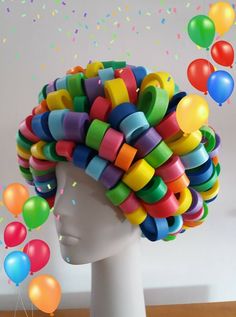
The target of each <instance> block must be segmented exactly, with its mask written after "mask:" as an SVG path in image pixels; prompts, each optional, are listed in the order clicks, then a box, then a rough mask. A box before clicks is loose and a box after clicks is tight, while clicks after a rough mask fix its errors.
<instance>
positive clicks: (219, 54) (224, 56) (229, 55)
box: [211, 41, 234, 68]
mask: <svg viewBox="0 0 236 317" xmlns="http://www.w3.org/2000/svg"><path fill="white" fill-rule="evenodd" d="M211 56H212V58H213V59H214V61H215V62H216V63H218V64H220V65H222V66H229V67H231V68H232V65H233V63H234V49H233V46H232V45H231V44H230V43H229V42H226V41H218V42H216V43H215V44H214V45H213V46H212V48H211Z"/></svg>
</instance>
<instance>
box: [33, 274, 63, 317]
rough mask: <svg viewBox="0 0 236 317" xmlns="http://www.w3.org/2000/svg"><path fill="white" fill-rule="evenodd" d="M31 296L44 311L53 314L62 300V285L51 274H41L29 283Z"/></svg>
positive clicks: (34, 302) (35, 303)
mask: <svg viewBox="0 0 236 317" xmlns="http://www.w3.org/2000/svg"><path fill="white" fill-rule="evenodd" d="M28 293H29V298H30V300H31V302H32V303H33V304H34V305H35V306H36V307H37V308H38V309H39V310H41V311H42V312H44V313H48V314H50V316H53V313H54V311H55V310H56V309H57V307H58V305H59V303H60V301H61V286H60V284H59V282H58V281H57V280H56V279H55V278H54V277H53V276H51V275H40V276H37V277H35V278H34V279H32V281H31V282H30V284H29V290H28Z"/></svg>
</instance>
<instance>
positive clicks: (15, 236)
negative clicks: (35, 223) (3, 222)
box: [4, 221, 27, 248]
mask: <svg viewBox="0 0 236 317" xmlns="http://www.w3.org/2000/svg"><path fill="white" fill-rule="evenodd" d="M26 235H27V230H26V227H25V226H24V225H23V224H22V223H20V222H18V221H13V222H11V223H9V224H8V225H7V226H6V228H5V230H4V242H5V244H6V248H8V247H15V246H17V245H19V244H21V243H22V242H23V241H24V240H25V238H26Z"/></svg>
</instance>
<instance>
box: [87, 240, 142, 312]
mask: <svg viewBox="0 0 236 317" xmlns="http://www.w3.org/2000/svg"><path fill="white" fill-rule="evenodd" d="M139 244H140V240H139V239H138V240H137V241H135V242H133V243H132V244H131V245H129V246H127V247H126V248H124V249H122V250H121V251H120V252H119V253H117V254H115V255H114V256H111V257H109V258H106V259H104V260H101V261H98V262H94V263H92V297H91V317H145V316H146V312H145V303H144V295H143V286H142V279H141V269H140V262H141V261H140V248H139Z"/></svg>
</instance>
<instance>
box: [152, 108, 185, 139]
mask: <svg viewBox="0 0 236 317" xmlns="http://www.w3.org/2000/svg"><path fill="white" fill-rule="evenodd" d="M155 129H156V131H157V132H158V133H159V134H160V135H161V136H162V137H163V139H164V140H165V139H169V138H171V137H173V136H174V135H176V134H177V133H178V132H180V131H181V130H180V127H179V124H178V122H177V119H176V112H175V111H174V112H171V113H170V114H168V115H167V116H165V118H164V119H162V121H161V122H160V123H159V124H158V125H157V126H156V127H155Z"/></svg>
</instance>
